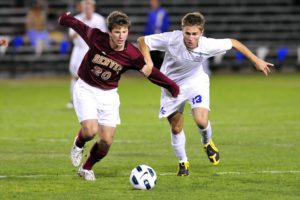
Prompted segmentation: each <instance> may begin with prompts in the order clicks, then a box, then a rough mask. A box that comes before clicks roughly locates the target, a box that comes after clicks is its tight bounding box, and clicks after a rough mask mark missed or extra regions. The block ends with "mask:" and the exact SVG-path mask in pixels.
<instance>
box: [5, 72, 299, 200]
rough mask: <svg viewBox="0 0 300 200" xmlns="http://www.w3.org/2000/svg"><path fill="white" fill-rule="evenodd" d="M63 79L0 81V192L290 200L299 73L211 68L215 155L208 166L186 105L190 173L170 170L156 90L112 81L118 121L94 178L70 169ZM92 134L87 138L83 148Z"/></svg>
mask: <svg viewBox="0 0 300 200" xmlns="http://www.w3.org/2000/svg"><path fill="white" fill-rule="evenodd" d="M68 86H69V83H68V80H67V79H58V80H52V79H44V80H6V81H0V163H1V167H0V198H1V199H92V198H95V199H172V200H173V199H183V198H185V199H214V200H216V199H266V198H270V199H280V200H281V199H299V198H300V190H299V187H300V166H299V163H300V157H299V154H300V147H299V145H298V144H299V139H300V121H299V120H300V104H299V103H300V92H299V91H300V75H299V74H271V76H269V77H267V78H266V77H264V76H262V75H216V76H213V77H212V79H211V109H212V111H211V115H210V118H211V123H212V127H213V138H214V141H215V143H216V145H217V147H218V148H219V150H220V153H221V162H220V165H219V166H217V167H214V166H211V164H210V163H209V161H208V159H207V157H206V156H205V154H204V151H203V149H202V146H201V145H200V136H199V134H198V133H197V129H196V127H195V125H194V123H193V120H192V118H191V116H190V109H189V107H188V106H187V107H186V110H185V132H186V137H187V144H186V148H187V153H188V157H189V161H190V164H191V166H190V176H189V177H177V176H176V170H177V159H176V157H175V154H174V152H173V150H172V148H171V146H170V135H169V128H168V125H167V122H166V120H162V121H160V120H158V118H157V115H158V110H159V96H160V89H159V88H158V87H156V86H155V85H152V84H151V83H150V82H148V81H147V80H145V79H143V78H132V77H124V78H123V79H122V80H121V82H120V87H119V93H120V97H121V109H120V112H121V119H122V124H121V126H119V127H118V129H117V133H116V136H115V140H114V144H113V146H112V148H111V151H110V152H109V155H108V156H107V157H106V158H105V159H104V160H103V161H101V162H100V163H98V164H97V165H95V167H94V172H95V174H96V178H97V180H96V181H95V182H86V181H84V180H82V179H80V178H79V177H77V176H76V171H77V168H74V167H72V165H71V163H70V160H69V150H70V147H71V145H72V142H73V139H74V137H75V134H76V133H77V131H78V129H79V125H78V122H77V118H76V116H75V113H74V111H72V110H68V109H66V108H65V107H64V106H65V104H66V102H67V101H68V96H69V94H68V90H69V89H68ZM91 145H92V142H89V143H88V144H87V147H86V149H85V155H87V154H88V152H89V148H90V147H91ZM143 163H144V164H148V165H150V166H152V167H153V168H154V169H155V170H156V172H157V174H158V182H157V185H156V186H155V188H154V189H153V190H151V191H137V190H133V189H132V188H131V185H130V183H129V180H128V179H129V173H130V171H131V169H132V168H133V167H135V166H136V165H138V164H143Z"/></svg>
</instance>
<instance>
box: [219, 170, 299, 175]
mask: <svg viewBox="0 0 300 200" xmlns="http://www.w3.org/2000/svg"><path fill="white" fill-rule="evenodd" d="M215 174H217V175H228V174H229V175H230V174H234V175H242V174H300V171H297V170H284V171H280V170H270V171H267V170H264V171H254V172H238V171H236V172H216V173H215Z"/></svg>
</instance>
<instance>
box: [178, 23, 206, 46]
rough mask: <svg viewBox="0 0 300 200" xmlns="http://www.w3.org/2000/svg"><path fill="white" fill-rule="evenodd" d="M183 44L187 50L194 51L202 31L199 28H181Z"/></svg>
mask: <svg viewBox="0 0 300 200" xmlns="http://www.w3.org/2000/svg"><path fill="white" fill-rule="evenodd" d="M182 32H183V40H184V44H185V46H186V47H187V48H188V49H194V48H196V47H197V46H198V41H199V38H200V37H201V36H202V33H203V31H202V30H201V29H200V27H199V26H184V27H183V28H182Z"/></svg>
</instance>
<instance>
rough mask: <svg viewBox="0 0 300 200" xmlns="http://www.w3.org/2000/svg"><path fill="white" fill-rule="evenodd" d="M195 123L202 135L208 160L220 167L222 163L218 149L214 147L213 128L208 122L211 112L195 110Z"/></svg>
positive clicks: (202, 109) (201, 109) (203, 109)
mask: <svg viewBox="0 0 300 200" xmlns="http://www.w3.org/2000/svg"><path fill="white" fill-rule="evenodd" d="M192 111H193V117H194V121H195V122H196V124H197V126H198V128H199V132H200V135H201V142H202V144H203V146H204V150H205V152H206V154H207V156H208V159H209V160H210V162H211V163H212V164H213V165H218V164H219V162H220V154H219V150H218V149H217V147H216V146H215V145H214V143H213V141H212V139H211V137H212V128H211V125H210V122H209V120H208V114H209V111H208V110H207V109H205V108H194V109H193V110H192Z"/></svg>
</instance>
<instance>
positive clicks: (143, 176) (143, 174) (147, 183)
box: [129, 165, 157, 190]
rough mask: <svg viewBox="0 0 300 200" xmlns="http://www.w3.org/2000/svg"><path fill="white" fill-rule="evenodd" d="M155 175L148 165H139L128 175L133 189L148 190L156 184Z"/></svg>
mask: <svg viewBox="0 0 300 200" xmlns="http://www.w3.org/2000/svg"><path fill="white" fill-rule="evenodd" d="M156 179H157V176H156V173H155V171H154V169H153V168H152V167H150V166H148V165H139V166H137V167H135V168H134V169H133V170H132V171H131V174H130V177H129V181H130V183H131V185H132V187H133V188H134V189H139V190H150V189H152V188H153V187H154V186H155V184H156Z"/></svg>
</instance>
